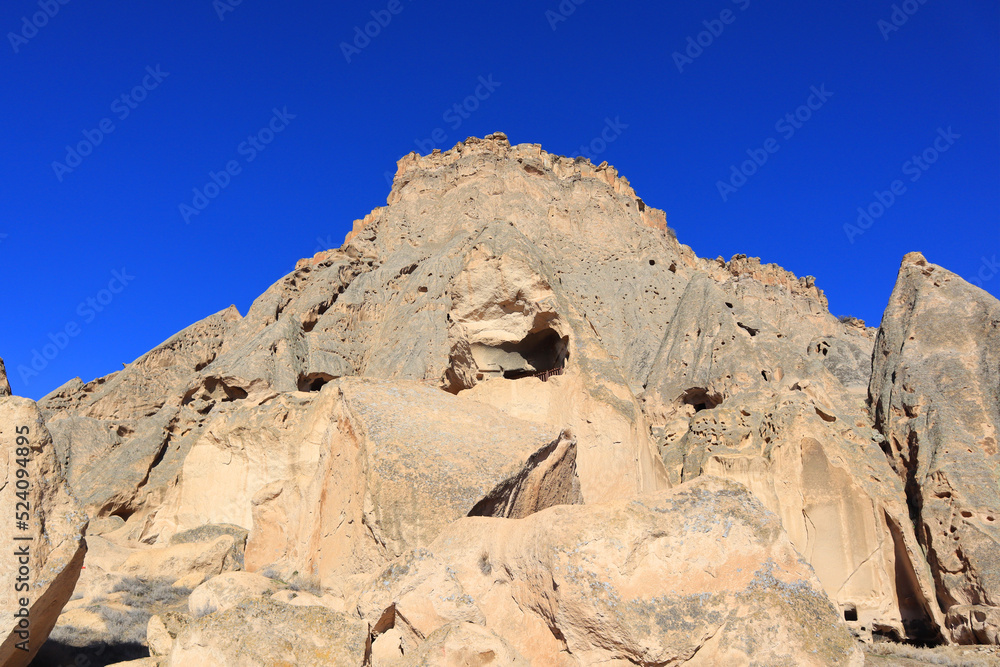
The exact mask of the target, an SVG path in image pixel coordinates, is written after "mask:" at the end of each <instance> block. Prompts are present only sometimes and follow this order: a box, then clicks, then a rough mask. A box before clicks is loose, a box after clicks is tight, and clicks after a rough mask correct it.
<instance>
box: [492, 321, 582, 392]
mask: <svg viewBox="0 0 1000 667" xmlns="http://www.w3.org/2000/svg"><path fill="white" fill-rule="evenodd" d="M499 350H500V351H501V352H502V353H503V356H504V358H503V360H502V361H501V362H500V366H501V367H502V368H503V369H504V370H503V376H504V377H505V378H507V379H508V380H516V379H518V378H524V377H532V376H535V375H537V376H540V377H542V379H548V376H550V375H558V374H559V371H561V370H562V369H564V368H565V367H566V360H567V359H568V358H569V336H561V337H560V336H559V334H558V333H557V332H556V331H555V330H553V329H543V330H542V331H536V332H535V333H530V334H528V335H527V336H525V337H524V339H523V340H521V341H520V342H517V343H503V344H502V345H500V346H499ZM508 366H509V367H508Z"/></svg>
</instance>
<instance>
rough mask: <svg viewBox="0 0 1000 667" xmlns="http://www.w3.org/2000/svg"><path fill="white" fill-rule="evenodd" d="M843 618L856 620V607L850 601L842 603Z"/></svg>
mask: <svg viewBox="0 0 1000 667" xmlns="http://www.w3.org/2000/svg"><path fill="white" fill-rule="evenodd" d="M844 620H845V621H856V620H858V608H857V607H855V606H854V605H853V604H850V603H848V604H846V605H844Z"/></svg>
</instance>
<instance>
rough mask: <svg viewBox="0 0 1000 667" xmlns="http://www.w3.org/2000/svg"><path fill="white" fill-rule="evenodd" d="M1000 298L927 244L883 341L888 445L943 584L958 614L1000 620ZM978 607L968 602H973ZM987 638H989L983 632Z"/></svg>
mask: <svg viewBox="0 0 1000 667" xmlns="http://www.w3.org/2000/svg"><path fill="white" fill-rule="evenodd" d="M998 351H1000V303H998V302H997V300H996V299H994V298H993V297H992V296H990V295H989V294H987V293H986V292H984V291H982V290H981V289H979V288H977V287H973V286H972V285H970V284H968V283H967V282H965V281H964V280H962V279H961V278H959V277H958V276H956V275H955V274H954V273H951V272H950V271H947V270H945V269H942V268H941V267H939V266H935V265H933V264H930V263H928V262H927V260H926V259H924V257H923V256H922V255H920V254H919V253H911V254H909V255H907V256H906V257H905V258H904V259H903V264H902V266H901V267H900V270H899V278H898V279H897V281H896V287H895V289H894V290H893V292H892V296H891V297H890V299H889V306H888V308H886V311H885V315H884V317H883V320H882V327H881V329H880V330H879V335H878V339H877V341H876V345H875V355H874V359H873V366H872V368H873V372H872V379H871V388H870V390H869V392H870V396H871V402H872V405H873V407H874V416H875V422H876V426H877V427H878V429H879V430H880V431H881V432H882V433H883V434H884V435H885V438H886V439H885V442H884V443H883V449H884V450H885V454H886V456H887V457H888V458H889V461H890V462H891V464H892V466H893V469H894V470H895V471H896V473H897V474H898V475H899V478H900V480H901V481H902V482H903V483H904V485H905V492H906V501H907V504H908V506H909V511H910V518H911V519H912V521H913V523H914V525H915V526H916V528H917V537H918V538H919V540H920V543H921V546H922V547H923V549H924V551H925V552H926V553H927V560H928V562H929V563H930V565H931V569H932V571H933V573H934V581H935V585H936V586H935V592H936V596H937V599H938V602H939V603H940V605H941V608H942V609H943V610H945V611H947V612H948V614H949V627H955V628H959V629H958V630H957V631H956V632H955V633H954V634H955V636H954V639H955V640H956V641H961V640H963V639H967V638H968V637H969V636H971V635H970V632H969V630H971V627H970V626H967V625H965V624H958V623H956V622H955V621H954V620H953V619H954V618H955V614H952V612H951V611H950V610H952V609H953V608H959V609H961V611H957V610H956V613H957V614H958V617H960V618H969V617H970V616H969V615H970V613H971V614H972V615H973V616H981V617H982V619H983V621H982V622H983V623H986V620H985V619H987V618H989V619H992V620H991V621H990V622H989V623H988V625H989V626H990V627H992V630H983V633H984V636H985V635H988V634H990V633H992V637H993V641H994V642H995V641H996V640H995V637H996V635H997V632H1000V624H998V623H997V620H998V616H1000V546H998V545H1000V488H998V480H1000V455H998V451H1000V450H998V445H997V439H998V437H1000V434H998V429H1000V385H998V382H997V378H998V377H1000V354H998ZM969 606H971V607H973V609H971V610H970V609H967V608H966V607H969ZM982 641H986V640H985V638H984V639H982Z"/></svg>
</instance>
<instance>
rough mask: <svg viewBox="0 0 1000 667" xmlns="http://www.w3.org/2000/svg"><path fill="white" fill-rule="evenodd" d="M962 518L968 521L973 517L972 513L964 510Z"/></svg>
mask: <svg viewBox="0 0 1000 667" xmlns="http://www.w3.org/2000/svg"><path fill="white" fill-rule="evenodd" d="M962 516H963V517H965V518H966V519H968V518H969V517H971V516H972V512H970V511H968V510H962Z"/></svg>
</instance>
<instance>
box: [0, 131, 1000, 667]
mask: <svg viewBox="0 0 1000 667" xmlns="http://www.w3.org/2000/svg"><path fill="white" fill-rule="evenodd" d="M998 326H1000V303H998V302H997V300H996V299H994V298H993V297H991V296H989V295H988V294H986V293H985V292H983V291H981V290H978V289H976V288H974V287H972V286H970V285H968V284H967V283H965V282H964V281H962V280H961V278H959V277H958V276H955V275H954V274H951V273H949V272H947V271H946V270H944V269H942V268H940V267H936V266H934V265H932V264H930V263H928V262H927V261H926V260H925V259H923V257H921V256H918V255H908V256H907V258H905V259H904V262H903V266H902V268H901V270H900V276H899V280H898V282H897V285H896V288H895V290H894V291H893V294H892V296H891V298H890V302H889V306H888V308H887V310H886V314H885V317H884V319H883V322H882V326H881V327H880V328H879V329H877V330H876V329H873V328H868V327H865V325H864V323H862V322H860V321H858V320H854V319H852V318H844V319H837V318H836V317H834V316H832V315H831V314H830V312H829V310H828V308H827V302H826V299H825V297H824V295H823V293H822V291H821V290H820V289H819V287H817V285H816V284H815V281H814V280H813V279H812V278H811V277H796V276H795V275H793V274H791V273H789V272H788V271H785V270H784V269H782V268H781V267H778V266H776V265H773V264H762V263H761V262H760V260H758V259H756V258H748V257H746V256H743V255H737V256H735V257H733V258H732V259H730V260H729V261H725V260H723V259H722V258H719V259H714V260H710V259H702V258H699V257H697V256H696V255H695V253H694V252H693V251H692V250H691V249H690V248H688V247H687V246H684V245H682V244H680V243H679V242H678V240H677V239H676V237H675V235H674V234H673V232H672V231H671V230H670V229H669V228H668V227H667V224H666V216H665V214H664V212H663V211H660V210H657V209H654V208H652V207H650V206H648V205H647V204H646V203H645V202H644V201H643V200H642V199H640V198H639V197H638V196H637V194H636V193H635V192H634V190H633V189H632V187H631V186H630V185H629V183H628V181H627V180H626V179H625V178H624V177H622V176H620V175H619V174H618V173H617V172H616V171H615V169H614V168H613V167H610V166H608V165H607V164H606V163H605V164H601V165H597V166H595V165H593V164H591V163H590V162H589V161H587V160H585V159H582V158H578V159H570V158H566V157H560V156H556V155H551V154H549V153H547V152H545V151H543V150H542V149H541V147H539V146H538V145H529V144H523V145H518V146H511V145H510V143H509V142H508V141H507V138H506V137H505V136H504V135H502V134H494V135H491V136H488V137H486V138H485V139H476V138H471V139H468V140H467V141H465V142H462V143H459V144H458V145H456V146H455V147H454V148H453V149H451V150H449V151H447V152H443V153H442V152H439V151H435V152H434V153H432V154H431V155H427V156H420V155H417V154H411V155H408V156H406V157H404V158H403V159H401V160H400V161H399V166H398V171H397V174H396V177H395V180H394V182H393V186H392V189H391V192H390V193H389V196H388V201H387V206H385V207H381V208H378V209H376V210H374V211H373V212H371V213H370V214H369V215H367V216H365V217H364V218H362V219H359V220H357V221H356V222H355V223H354V227H353V230H352V231H351V232H350V234H348V236H347V239H346V241H345V243H344V244H343V245H342V246H341V247H340V248H337V249H330V250H326V251H323V252H320V253H318V254H317V255H316V256H314V257H312V258H308V259H303V260H301V261H299V262H298V263H297V264H296V266H295V269H294V270H293V271H292V272H291V273H290V274H288V275H287V276H285V277H283V278H281V279H280V280H278V281H277V282H276V283H275V284H274V285H273V286H272V287H271V288H269V289H268V290H267V291H266V292H265V293H264V294H263V295H261V296H260V297H259V298H258V299H257V300H256V301H255V302H254V303H253V305H252V306H251V307H250V309H249V310H248V312H247V313H246V314H245V315H241V314H240V313H239V312H238V311H237V310H236V308H234V307H230V308H227V309H226V310H223V311H221V312H219V313H216V314H214V315H211V316H209V317H207V318H206V319H204V320H202V321H200V322H197V323H195V324H193V325H192V326H190V327H188V328H187V329H185V330H183V331H181V332H179V333H177V334H176V335H174V336H172V337H171V338H169V339H168V340H167V341H165V342H164V343H162V344H161V345H159V346H157V347H156V348H154V349H153V350H151V351H150V352H148V353H147V354H145V355H143V356H142V357H140V358H139V359H137V360H135V361H134V362H133V363H131V364H129V365H128V366H127V367H126V368H125V369H123V370H121V371H119V372H116V373H113V374H111V375H109V376H106V377H103V378H99V379H97V380H94V381H92V382H89V383H83V382H82V381H81V380H79V379H75V380H71V381H70V382H67V383H66V384H65V385H63V386H62V387H60V388H58V389H56V390H55V391H53V392H52V393H51V394H49V395H48V396H46V397H45V398H44V399H42V400H41V401H40V402H39V406H40V408H41V410H42V414H43V416H44V421H45V424H46V425H47V428H48V431H49V432H50V433H51V437H52V441H53V445H52V447H51V448H50V449H51V450H52V451H53V456H54V458H55V460H56V461H57V463H58V464H59V466H60V468H61V469H62V470H64V471H65V479H66V481H65V482H60V484H62V485H63V486H64V487H68V489H69V490H70V491H72V492H73V493H74V494H75V495H76V496H77V497H78V498H79V500H80V503H81V504H82V505H83V506H84V508H85V509H86V511H87V512H88V513H89V514H90V515H91V517H92V519H93V522H92V528H91V529H90V534H91V535H92V536H93V537H92V539H91V542H92V550H91V554H90V555H88V557H87V565H88V569H87V570H85V575H84V577H82V578H81V582H80V584H79V589H80V591H81V595H83V596H84V597H83V599H82V600H80V601H78V602H75V603H71V608H70V607H68V608H67V609H68V610H67V612H66V614H64V616H65V617H66V618H65V620H64V621H63V622H61V625H60V626H57V631H60V630H59V629H60V627H62V628H63V630H62V633H63V634H62V635H60V637H62V638H63V640H65V641H69V640H68V639H66V637H68V636H69V635H70V634H72V633H71V632H70V629H71V628H72V627H74V626H72V623H71V621H72V619H73V618H84V615H83V612H84V610H91V611H90V612H88V613H90V615H91V616H90V617H93V616H94V614H97V613H98V611H99V610H100V609H104V608H105V607H107V605H119V607H120V608H121V609H122V610H123V611H122V613H126V612H127V613H134V614H138V615H137V616H135V619H136V620H135V623H138V624H141V628H142V630H141V632H140V633H139V635H138V636H139V637H140V638H141V641H140V642H139V643H140V644H144V645H148V646H149V647H150V648H151V649H153V651H154V653H153V661H154V662H155V663H157V664H161V665H168V664H169V665H182V664H232V661H243V662H242V663H241V664H243V663H245V664H265V663H267V664H270V663H268V661H275V660H278V661H280V660H285V661H290V662H296V661H298V662H299V663H300V664H313V663H315V664H327V663H323V660H334V661H339V662H338V664H357V665H362V664H376V665H383V664H384V665H395V664H399V665H403V664H428V665H429V664H466V662H468V664H473V663H474V664H512V665H513V664H538V665H542V664H546V665H548V664H551V665H590V664H618V665H628V664H633V665H653V664H692V665H696V664H722V663H726V664H729V663H732V664H817V665H818V664H845V665H859V664H861V662H862V661H863V658H862V656H861V653H860V652H859V649H858V648H857V645H856V644H855V640H854V639H852V636H851V635H852V633H853V635H854V636H855V637H856V638H857V639H858V640H862V641H867V642H871V641H873V640H895V641H911V642H917V643H922V644H931V645H934V644H948V643H994V644H995V643H996V642H997V631H998V627H997V620H996V619H997V618H998V616H1000V613H998V606H1000V602H998V600H1000V588H998V587H1000V579H998V577H1000V566H998V561H997V554H998V553H1000V544H998V543H1000V533H998V530H1000V529H998V523H1000V522H998V521H997V519H998V517H1000V487H998V481H1000V467H998V466H1000V458H998V451H997V427H998V424H1000V416H998V410H1000V408H998V393H1000V389H998V386H997V377H998V365H1000V362H998V358H1000V338H998V337H1000V333H998V330H997V327H998ZM0 372H2V367H0ZM5 389H6V384H5V382H2V381H0V394H2V393H4V391H5ZM0 400H16V399H0ZM242 569H246V570H248V571H250V572H253V573H256V574H255V575H254V576H255V577H256V579H254V580H253V581H254V582H255V583H253V585H251V584H249V583H247V582H248V581H250V580H249V579H246V577H245V576H243V573H240V572H239V570H242ZM234 570H235V571H236V572H234ZM154 572H158V573H161V574H158V575H154V574H153V573H154ZM224 573H225V574H224ZM237 575H240V576H237ZM129 577H131V578H132V579H139V580H142V581H147V580H152V579H154V578H155V579H157V581H159V582H160V584H158V585H162V586H163V587H166V588H165V589H164V590H169V591H173V592H171V593H170V594H169V595H168V594H166V593H164V594H163V595H162V596H160V597H159V598H157V599H158V601H157V602H156V604H152V603H151V604H149V605H146V606H145V607H143V606H142V605H138V606H137V605H136V604H130V600H131V601H132V602H135V600H134V599H133V598H134V596H133V597H132V598H129V597H128V593H127V590H126V589H128V588H129V587H130V586H134V585H135V584H134V583H129V582H131V581H132V579H129ZM213 577H215V578H216V579H218V582H224V583H225V586H223V585H222V583H217V584H213V585H212V586H214V588H212V587H209V588H207V589H198V590H202V591H203V592H201V593H198V594H197V596H194V597H192V600H193V599H195V598H197V599H198V600H202V598H204V600H208V601H210V602H204V601H203V602H204V603H202V602H199V603H198V604H197V605H192V606H191V607H190V608H189V607H188V606H187V605H186V603H184V602H178V603H177V604H174V602H172V601H173V600H174V598H175V597H177V596H180V598H184V595H186V594H185V593H183V591H190V589H191V588H195V587H197V586H199V584H201V585H202V586H208V585H209V584H211V582H213V581H216V579H213ZM222 578H225V579H222ZM206 579H207V580H208V582H209V584H202V582H203V581H205V580H206ZM230 579H232V580H233V581H234V582H235V581H237V580H239V581H242V582H243V583H242V584H240V586H243V587H242V588H240V587H239V586H237V587H236V588H233V586H235V585H236V584H234V583H232V582H230V581H229V580H230ZM244 579H246V581H244ZM161 580H162V581H161ZM123 582H124V583H123ZM268 582H270V583H268ZM244 584H245V585H244ZM216 588H218V589H219V590H223V589H224V590H225V591H228V592H227V593H226V600H227V602H226V603H225V604H222V602H219V600H221V598H220V597H219V596H220V595H221V594H220V593H218V592H217V591H216V592H212V593H211V594H209V593H208V592H205V591H209V590H211V591H215V589H216ZM176 591H182V592H181V593H176ZM232 591H237V592H232ZM240 591H242V592H240ZM109 596H110V597H109ZM172 596H173V597H172ZM240 596H245V599H244V600H242V601H240V600H238V599H236V598H239V597H240ZM101 598H104V599H106V600H110V602H106V603H95V602H93V601H94V600H95V599H98V600H99V599H101ZM184 599H186V598H184ZM213 600H214V601H215V602H211V601H213ZM95 604H96V605H97V606H94V605H95ZM100 604H104V605H105V607H101V606H100ZM171 605H173V606H171ZM119 607H115V608H119ZM139 607H141V609H140V608H139ZM212 607H217V608H216V609H214V610H213V609H212ZM223 607H224V608H223ZM71 611H72V614H73V615H72V616H70V614H71ZM143 614H144V615H143ZM151 614H155V615H154V616H152V619H151V620H149V621H148V627H149V631H148V632H149V637H148V639H147V637H146V627H147V626H146V621H147V619H149V618H150V615H151ZM90 617H86V618H90ZM74 622H75V621H74ZM81 622H82V621H81ZM112 625H113V624H112V623H111V622H110V621H108V620H107V619H106V618H105V619H104V621H103V623H98V622H97V621H93V627H90V628H89V630H87V632H90V633H91V634H90V635H87V636H88V637H90V636H100V637H104V638H105V639H104V641H108V640H107V637H108V636H110V635H111V634H113V628H112ZM268 626H273V627H280V628H281V629H282V630H281V631H282V633H287V634H292V635H294V634H296V633H299V634H300V635H301V637H302V638H303V645H302V646H298V645H285V644H282V643H281V642H279V641H272V640H271V639H268V640H266V641H265V640H264V639H262V638H260V637H257V636H254V635H255V633H257V632H258V631H259V629H260V628H262V627H268ZM806 627H807V628H808V630H804V629H803V628H806ZM78 629H79V628H78ZM80 632H83V631H82V630H80ZM77 634H80V633H77ZM78 644H79V643H78ZM83 644H86V642H83ZM75 645H76V644H75ZM138 653H139V654H140V655H146V654H144V653H142V651H139V652H138ZM448 656H452V657H448ZM484 656H485V657H484ZM490 656H492V657H490ZM136 657H139V655H137V656H136ZM491 660H492V661H493V662H491ZM461 661H466V662H461ZM476 661H479V662H476Z"/></svg>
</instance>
